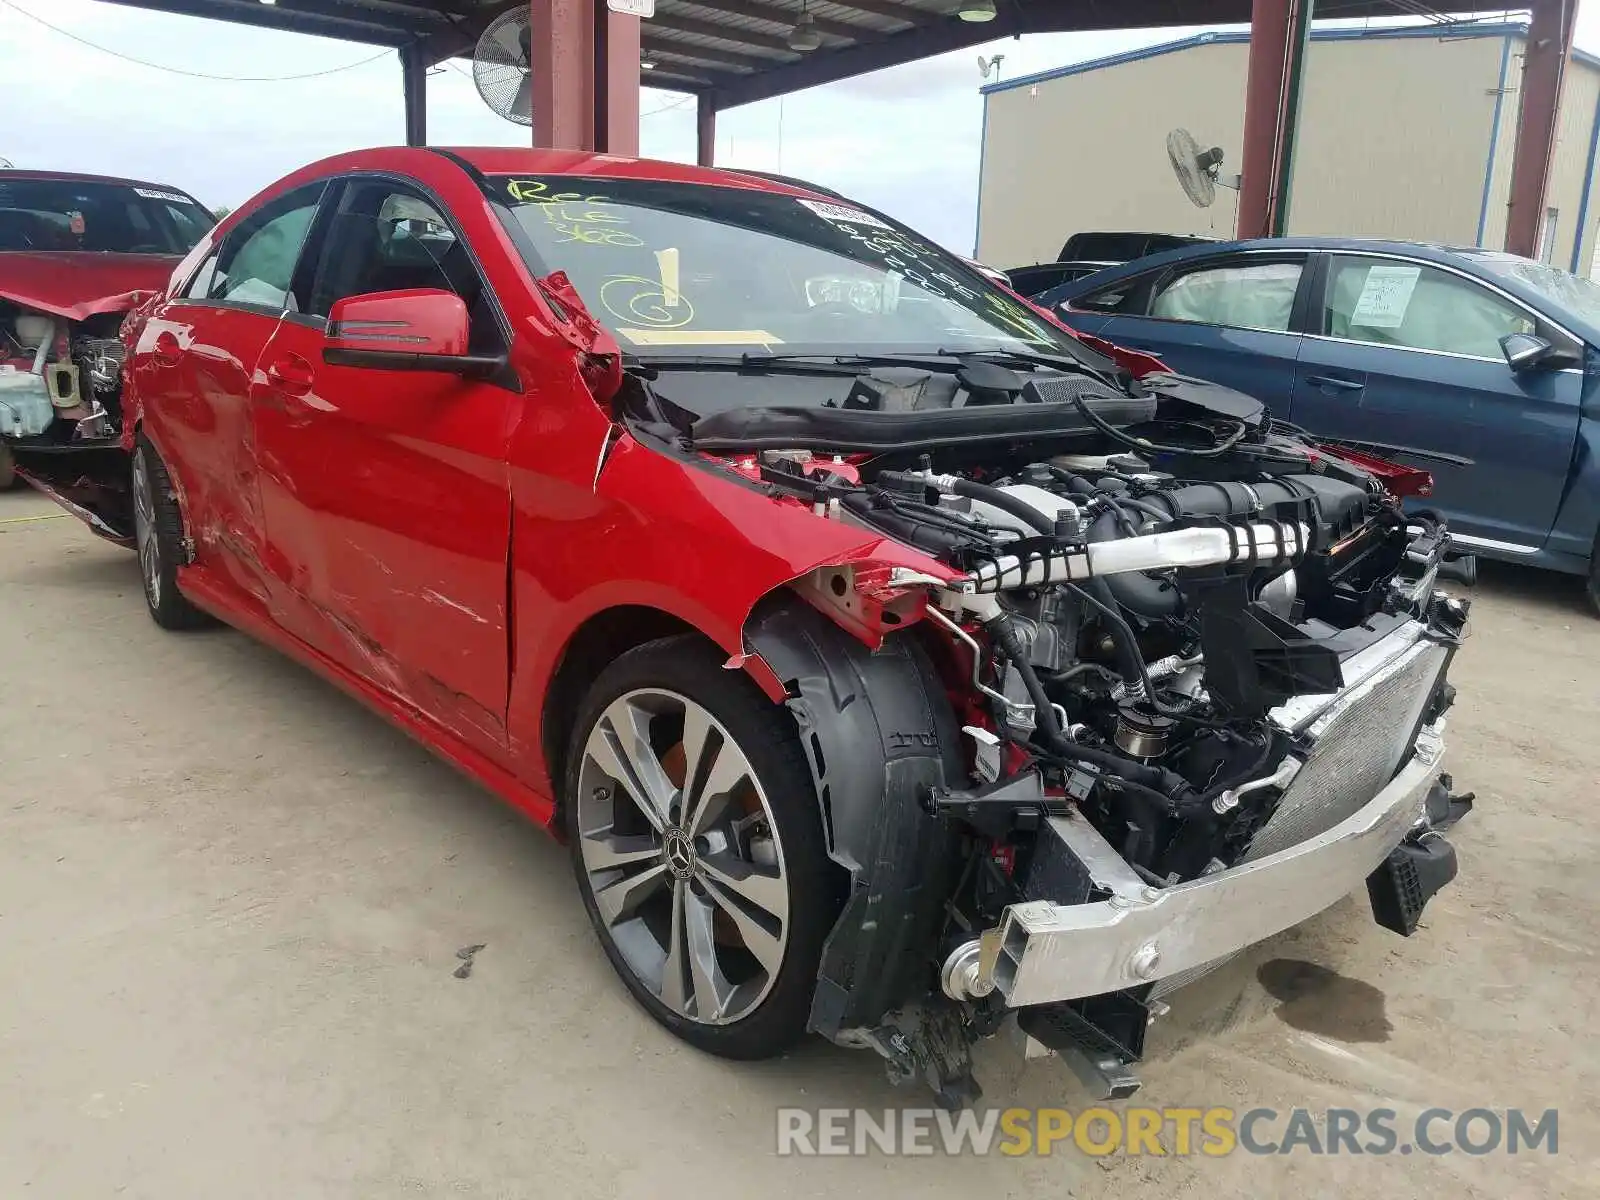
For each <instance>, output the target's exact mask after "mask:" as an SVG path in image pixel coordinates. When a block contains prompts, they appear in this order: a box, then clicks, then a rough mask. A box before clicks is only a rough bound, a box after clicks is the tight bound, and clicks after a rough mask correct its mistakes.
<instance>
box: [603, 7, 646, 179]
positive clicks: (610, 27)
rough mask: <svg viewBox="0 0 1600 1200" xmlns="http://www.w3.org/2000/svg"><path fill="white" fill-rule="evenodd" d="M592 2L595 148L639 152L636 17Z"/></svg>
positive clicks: (626, 153)
mask: <svg viewBox="0 0 1600 1200" xmlns="http://www.w3.org/2000/svg"><path fill="white" fill-rule="evenodd" d="M594 5H595V18H594V21H595V93H594V95H595V102H594V103H595V107H594V114H595V116H594V126H595V143H594V146H595V149H596V150H599V151H602V152H603V153H606V154H620V155H623V156H624V157H627V158H637V157H638V156H639V18H638V17H631V16H628V15H627V14H625V13H614V12H612V11H611V10H610V9H608V8H606V6H605V0H594Z"/></svg>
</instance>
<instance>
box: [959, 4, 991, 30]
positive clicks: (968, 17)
mask: <svg viewBox="0 0 1600 1200" xmlns="http://www.w3.org/2000/svg"><path fill="white" fill-rule="evenodd" d="M996 15H997V14H996V13H995V8H994V0H961V7H960V8H958V9H956V16H958V17H960V18H961V19H962V20H963V21H972V22H973V23H975V24H976V23H977V22H980V21H992V20H994V19H995V16H996Z"/></svg>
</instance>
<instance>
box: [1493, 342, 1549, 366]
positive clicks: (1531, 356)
mask: <svg viewBox="0 0 1600 1200" xmlns="http://www.w3.org/2000/svg"><path fill="white" fill-rule="evenodd" d="M1554 349H1555V348H1554V347H1553V346H1551V345H1550V343H1549V342H1547V341H1545V339H1544V338H1542V337H1535V336H1534V335H1533V334H1531V333H1508V334H1506V336H1505V337H1503V338H1501V339H1500V352H1501V353H1502V354H1504V355H1505V356H1506V362H1507V363H1508V364H1509V365H1510V367H1511V369H1512V370H1513V371H1531V370H1533V369H1534V368H1535V367H1540V366H1543V365H1544V364H1545V363H1546V362H1547V361H1548V360H1549V359H1550V358H1551V356H1552V351H1553V350H1554Z"/></svg>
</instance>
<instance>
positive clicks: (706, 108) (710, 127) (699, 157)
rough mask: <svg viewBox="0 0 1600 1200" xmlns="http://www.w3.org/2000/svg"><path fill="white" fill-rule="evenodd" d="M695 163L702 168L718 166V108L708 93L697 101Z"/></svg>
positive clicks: (695, 112) (704, 93)
mask: <svg viewBox="0 0 1600 1200" xmlns="http://www.w3.org/2000/svg"><path fill="white" fill-rule="evenodd" d="M694 115H695V157H694V160H695V162H697V163H699V164H700V165H701V166H702V167H713V166H716V157H717V108H716V105H715V104H714V103H713V102H712V99H711V95H710V93H708V92H701V93H700V95H699V97H698V98H697V99H696V101H695V110H694Z"/></svg>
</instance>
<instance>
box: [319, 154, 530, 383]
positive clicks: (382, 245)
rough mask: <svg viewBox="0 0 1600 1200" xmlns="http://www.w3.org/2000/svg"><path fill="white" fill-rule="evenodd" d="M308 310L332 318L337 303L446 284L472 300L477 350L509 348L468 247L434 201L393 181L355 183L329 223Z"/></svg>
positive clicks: (474, 349)
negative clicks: (357, 297)
mask: <svg viewBox="0 0 1600 1200" xmlns="http://www.w3.org/2000/svg"><path fill="white" fill-rule="evenodd" d="M325 246H326V249H325V250H324V251H323V255H322V262H321V265H320V266H319V267H318V269H317V277H316V283H315V284H314V285H313V287H312V290H311V302H310V305H309V306H308V309H307V311H308V312H310V313H311V314H312V315H314V316H318V317H326V316H327V315H328V314H329V312H330V311H332V309H333V306H334V304H335V303H336V302H338V301H340V300H343V299H345V298H346V297H347V296H360V295H365V294H367V293H369V292H395V291H404V290H408V289H412V288H441V289H443V290H444V291H447V292H454V293H455V294H456V295H458V296H460V297H461V299H462V300H463V301H465V302H466V305H467V313H468V315H469V317H470V319H471V334H470V338H469V347H468V348H469V350H470V352H471V353H474V354H492V353H496V352H498V351H499V350H500V349H502V348H503V344H502V339H501V335H500V329H499V326H498V325H497V324H496V323H495V318H494V311H493V307H492V305H491V303H490V299H489V294H488V289H487V288H485V287H484V285H483V280H482V278H481V277H480V276H479V274H478V270H477V267H475V266H474V265H473V262H472V258H471V256H470V255H469V254H468V253H467V248H466V247H465V246H464V245H462V244H461V243H460V241H459V240H458V239H457V237H456V233H455V230H454V229H453V228H452V227H451V225H450V222H449V221H448V220H447V219H446V218H445V216H444V214H443V213H441V212H440V211H439V210H438V209H437V208H436V207H435V206H434V205H433V203H432V202H430V201H429V200H426V199H424V198H423V197H422V196H421V195H420V194H418V193H417V192H415V191H413V190H412V189H410V188H407V187H403V186H401V185H398V184H395V183H392V182H386V181H367V180H357V181H354V182H351V183H350V184H348V185H347V186H346V188H345V193H344V196H343V198H342V199H341V201H340V203H339V210H338V212H337V213H336V214H335V215H334V217H333V220H332V222H331V224H330V225H329V227H328V237H327V241H326V243H325Z"/></svg>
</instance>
